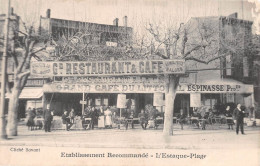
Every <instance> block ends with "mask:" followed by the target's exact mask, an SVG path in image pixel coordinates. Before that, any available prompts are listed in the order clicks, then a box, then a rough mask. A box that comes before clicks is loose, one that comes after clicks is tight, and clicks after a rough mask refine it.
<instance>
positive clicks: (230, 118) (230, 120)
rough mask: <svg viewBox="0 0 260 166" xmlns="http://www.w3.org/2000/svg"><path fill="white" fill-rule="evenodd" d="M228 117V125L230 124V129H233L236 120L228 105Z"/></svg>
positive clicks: (226, 113)
mask: <svg viewBox="0 0 260 166" xmlns="http://www.w3.org/2000/svg"><path fill="white" fill-rule="evenodd" d="M225 115H226V118H227V125H228V129H229V130H230V129H231V130H233V124H234V120H233V118H232V113H231V111H230V106H227V108H226V112H225Z"/></svg>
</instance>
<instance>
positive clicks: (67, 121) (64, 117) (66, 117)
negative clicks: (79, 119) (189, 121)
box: [61, 110, 73, 131]
mask: <svg viewBox="0 0 260 166" xmlns="http://www.w3.org/2000/svg"><path fill="white" fill-rule="evenodd" d="M61 118H62V123H63V124H66V130H67V131H69V130H70V128H71V126H72V125H73V123H71V121H70V117H69V115H68V112H67V110H65V111H64V113H63V115H62V116H61Z"/></svg>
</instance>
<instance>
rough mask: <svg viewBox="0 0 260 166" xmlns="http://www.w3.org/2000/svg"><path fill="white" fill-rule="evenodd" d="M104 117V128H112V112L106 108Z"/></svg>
mask: <svg viewBox="0 0 260 166" xmlns="http://www.w3.org/2000/svg"><path fill="white" fill-rule="evenodd" d="M104 115H105V127H108V128H112V112H111V111H110V108H109V107H107V109H106V111H104Z"/></svg>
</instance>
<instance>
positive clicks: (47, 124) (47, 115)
mask: <svg viewBox="0 0 260 166" xmlns="http://www.w3.org/2000/svg"><path fill="white" fill-rule="evenodd" d="M43 119H44V130H45V132H51V121H52V120H53V115H52V113H51V111H50V105H49V104H47V106H46V110H44V112H43Z"/></svg>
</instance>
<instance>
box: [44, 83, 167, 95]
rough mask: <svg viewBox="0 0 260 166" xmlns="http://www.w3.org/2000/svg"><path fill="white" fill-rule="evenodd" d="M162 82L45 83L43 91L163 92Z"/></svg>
mask: <svg viewBox="0 0 260 166" xmlns="http://www.w3.org/2000/svg"><path fill="white" fill-rule="evenodd" d="M165 89H166V88H165V85H163V84H153V85H151V84H149V85H144V84H58V83H53V84H45V85H44V86H43V91H44V92H45V93H55V92H56V93H82V92H85V93H156V92H161V93H164V92H165Z"/></svg>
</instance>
